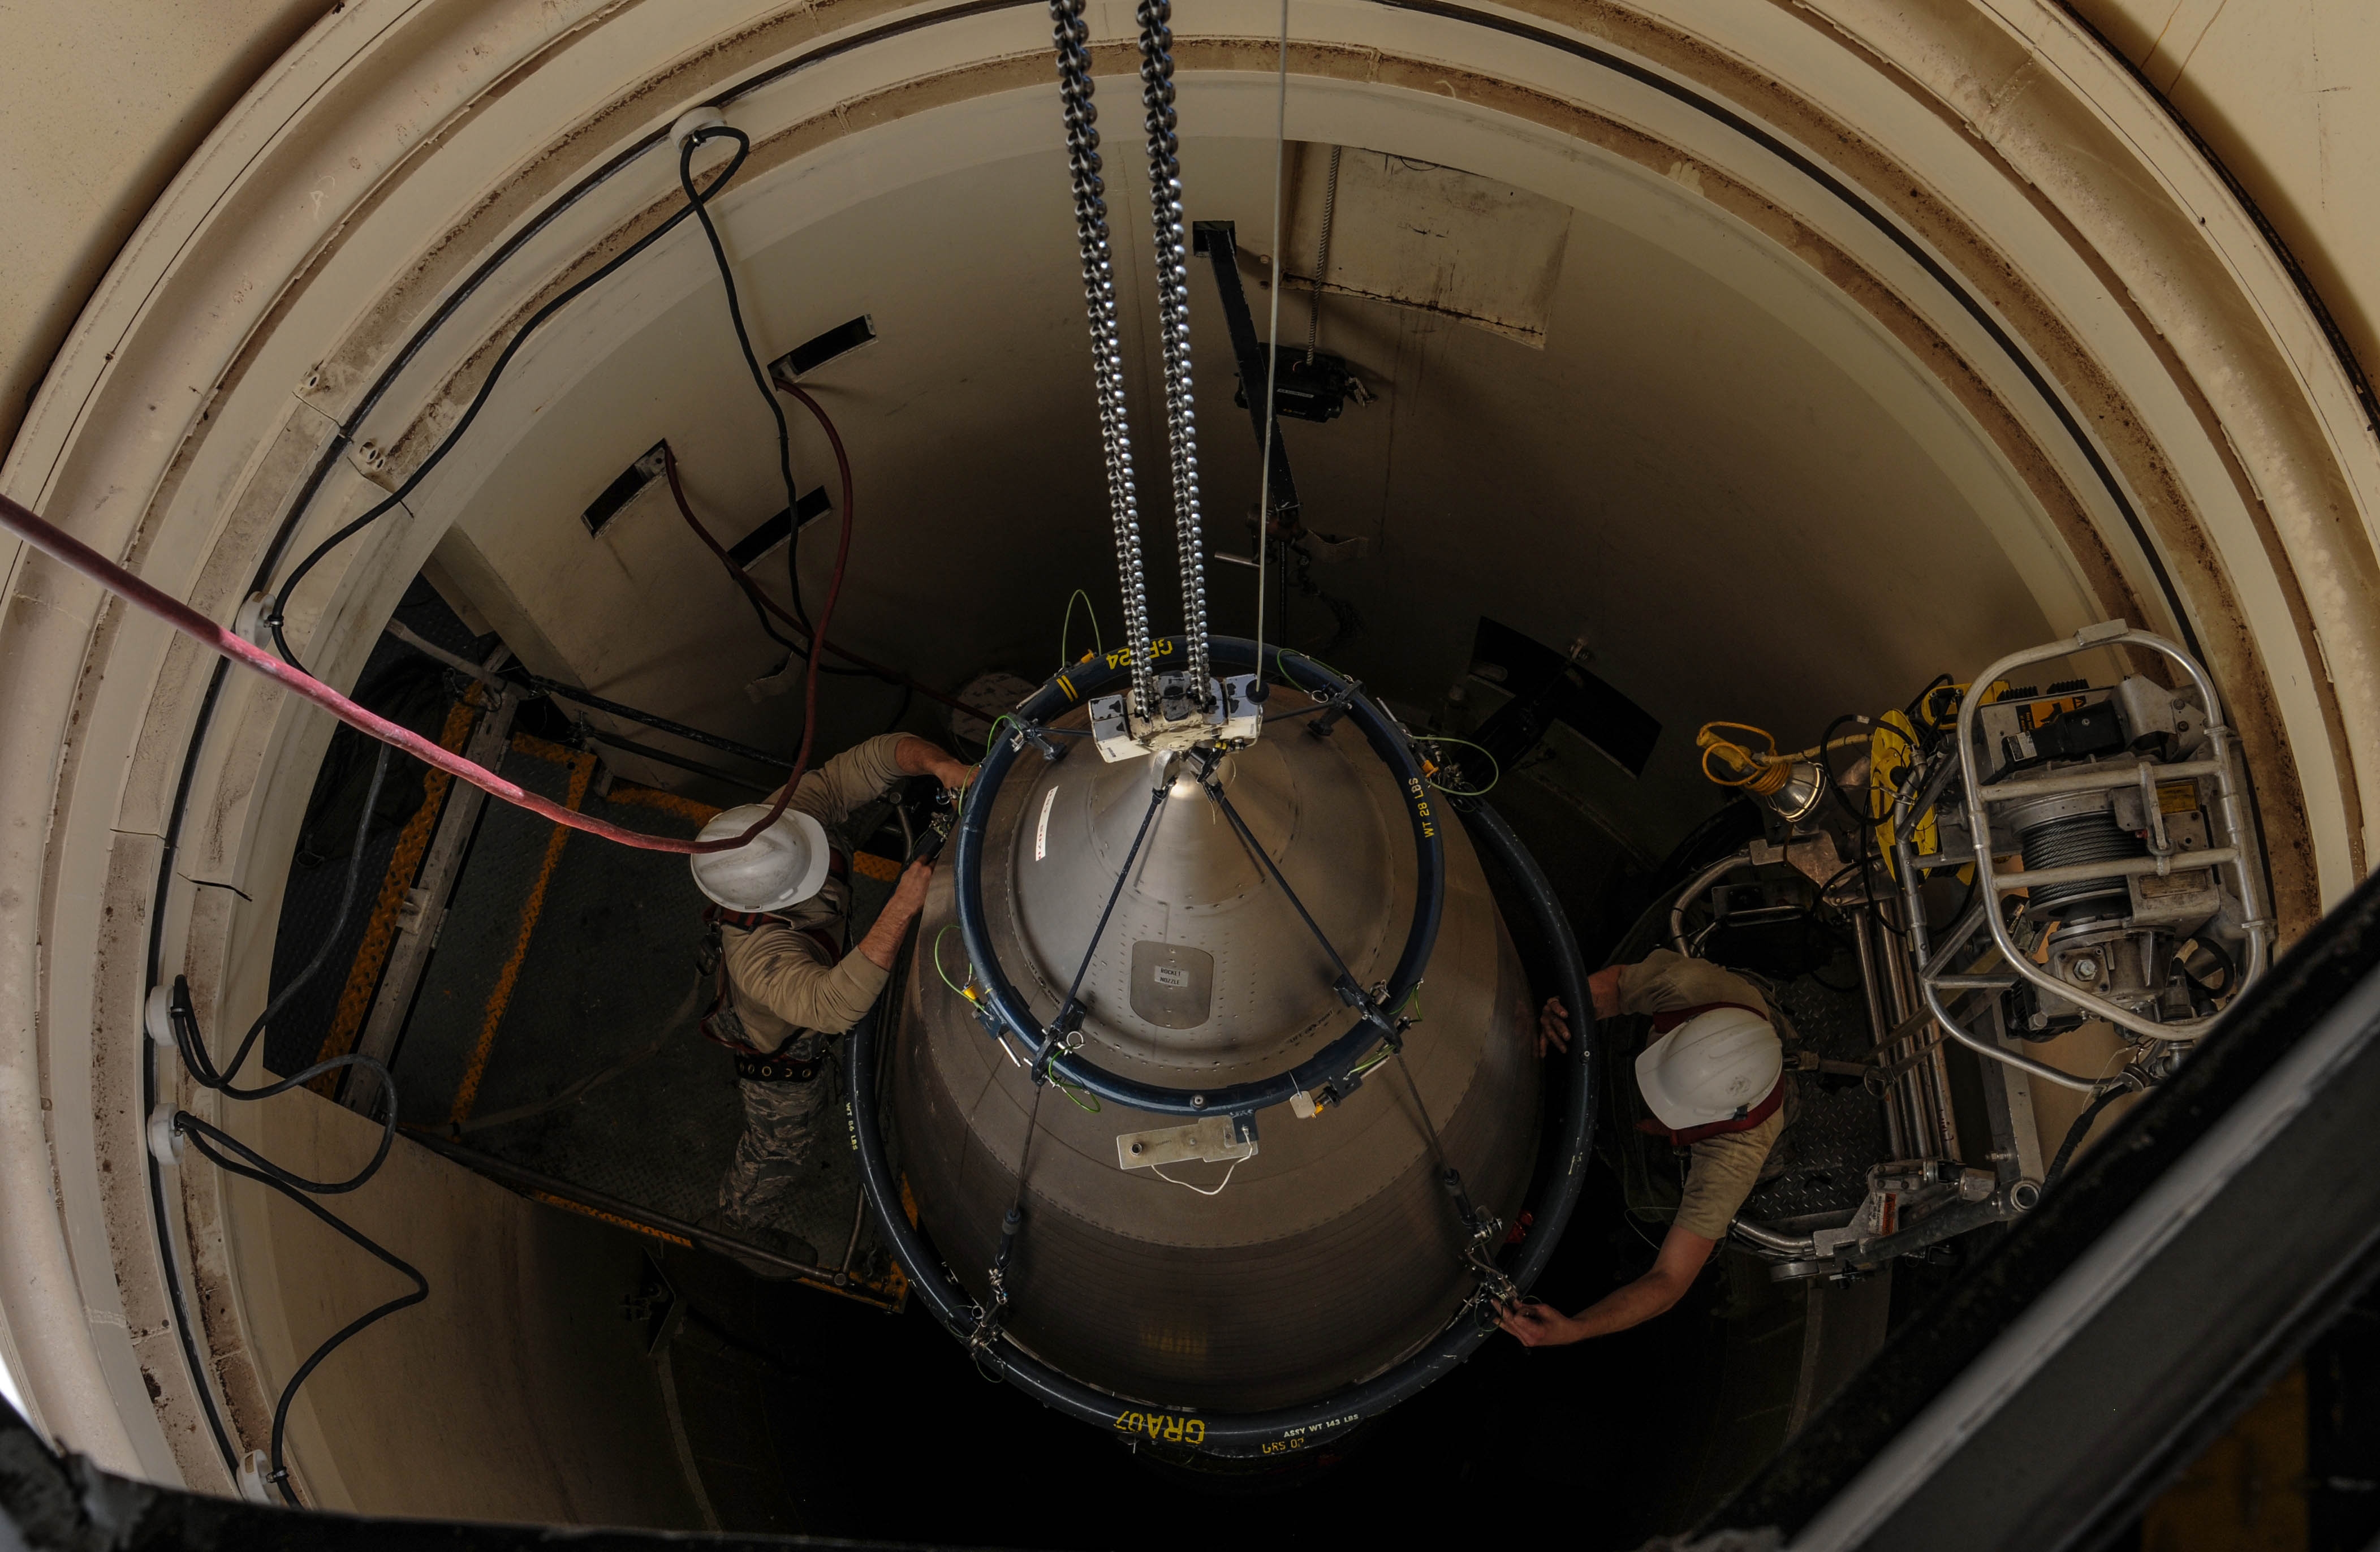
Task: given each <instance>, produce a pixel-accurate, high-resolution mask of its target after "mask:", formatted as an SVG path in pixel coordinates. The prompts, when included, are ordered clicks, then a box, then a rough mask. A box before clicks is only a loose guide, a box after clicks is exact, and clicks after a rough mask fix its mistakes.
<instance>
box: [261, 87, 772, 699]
mask: <svg viewBox="0 0 2380 1552" xmlns="http://www.w3.org/2000/svg"><path fill="white" fill-rule="evenodd" d="M730 133H733V131H730ZM698 139H699V137H698ZM736 139H737V140H738V141H739V142H740V143H739V145H738V147H737V149H736V152H735V155H734V156H733V157H732V158H730V159H729V161H728V163H727V165H725V166H724V167H722V168H721V169H720V170H719V176H717V177H715V178H713V179H711V181H710V188H709V189H708V190H707V191H706V192H705V193H704V194H703V196H702V197H703V198H704V199H709V198H710V196H711V195H713V194H716V193H718V192H719V190H721V189H722V188H725V187H727V181H728V180H729V179H730V178H732V177H734V176H735V174H736V170H737V169H738V168H740V167H742V166H743V165H744V158H745V156H746V154H747V152H749V151H750V149H751V141H750V140H749V139H746V138H745V137H743V136H741V135H738V136H736ZM693 143H694V142H693V141H691V140H690V141H689V142H688V149H689V150H691V148H692V145H693ZM681 169H683V159H681ZM700 208H701V207H700V205H699V204H692V205H688V206H686V208H685V209H683V210H680V211H676V212H673V213H672V214H671V215H670V216H669V217H668V219H666V220H664V221H663V222H662V224H660V225H658V226H656V227H654V228H653V229H652V230H651V231H650V232H648V233H646V234H645V235H644V236H641V237H638V238H637V240H636V241H635V242H633V243H630V244H629V245H628V246H627V247H626V248H624V249H621V250H620V251H619V252H618V253H616V254H614V255H613V256H612V257H611V258H610V259H608V260H606V261H604V262H603V263H602V264H601V266H599V267H598V268H597V269H596V270H595V271H594V272H593V273H589V275H587V276H586V277H585V278H583V279H581V280H578V281H577V282H575V283H573V284H572V285H569V286H567V287H565V289H564V290H563V292H562V293H561V295H559V296H557V297H554V298H553V300H552V301H550V302H548V303H546V304H545V305H544V306H543V307H541V308H540V309H537V310H536V311H535V312H533V313H531V314H530V315H529V320H528V322H526V323H524V324H522V325H521V326H520V328H519V329H518V330H516V331H515V333H514V334H513V337H512V338H511V339H510V340H509V341H507V342H506V343H505V346H504V350H503V352H502V353H501V354H499V355H498V356H497V357H496V359H495V364H494V365H493V366H492V367H490V368H489V369H488V375H487V377H486V378H485V379H484V380H482V381H481V382H480V391H479V392H478V393H476V394H472V395H471V402H470V404H469V405H468V406H465V408H464V410H463V413H462V415H461V417H460V418H457V419H456V420H455V424H454V425H453V426H451V427H449V428H448V429H447V431H446V434H445V435H444V436H443V437H440V438H439V439H438V444H437V445H436V446H434V447H432V448H431V450H430V454H429V456H427V457H425V458H423V459H422V460H421V462H420V463H419V465H418V466H416V467H415V468H414V470H413V472H412V473H411V474H409V475H407V476H406V477H405V479H404V480H403V481H402V482H401V483H400V484H399V485H398V486H397V488H396V489H395V490H394V491H390V492H389V493H388V494H387V495H386V496H383V498H382V499H381V500H379V501H377V502H375V503H372V505H371V506H370V507H369V508H368V509H366V511H365V512H364V515H362V516H360V517H358V518H357V519H355V521H353V522H351V523H349V524H347V525H346V527H342V528H340V529H339V530H338V531H337V532H336V533H334V534H333V535H331V537H330V538H328V539H326V540H322V543H320V544H317V545H316V546H314V548H313V549H312V550H310V551H309V552H307V554H306V558H305V559H304V560H302V561H299V562H298V563H297V566H296V568H295V569H293V570H292V571H291V572H290V573H289V576H288V578H287V580H285V581H284V582H283V583H282V584H281V587H280V588H279V590H277V591H276V592H275V593H274V594H273V612H271V613H270V614H268V615H266V616H265V624H267V625H268V626H269V627H271V629H272V631H273V645H274V646H275V647H276V648H277V649H279V650H280V653H281V656H282V657H283V658H284V659H285V660H286V661H288V662H289V663H291V664H292V665H294V666H296V667H298V668H303V667H305V665H304V664H303V663H300V662H298V661H297V653H296V652H294V651H292V650H291V649H290V647H289V638H288V637H286V636H285V635H283V634H282V629H281V627H282V624H283V623H284V620H283V617H284V615H285V614H286V613H287V612H288V609H289V595H290V594H291V593H292V592H294V591H296V590H297V584H298V583H299V582H301V581H303V580H305V577H306V574H307V573H308V572H310V571H312V570H313V569H314V567H315V566H316V565H318V564H321V563H322V557H323V556H325V555H327V554H329V553H330V552H332V551H334V550H335V549H337V548H338V547H339V546H340V545H342V544H345V543H346V541H347V540H350V539H353V538H354V537H355V536H356V535H358V534H359V533H361V532H363V531H364V529H366V528H368V527H370V526H371V525H372V524H374V523H376V522H378V521H380V520H381V519H382V518H383V517H385V516H387V515H389V514H390V513H392V512H394V511H395V510H396V509H397V507H398V506H400V505H402V504H403V503H404V501H405V498H406V497H407V496H409V495H411V494H412V493H413V491H414V488H415V487H416V486H419V484H420V483H421V481H422V480H423V479H427V478H428V477H429V474H430V471H431V469H434V468H436V467H438V466H439V464H440V463H442V462H443V461H444V459H445V456H446V455H447V454H448V453H450V452H452V451H454V447H455V443H457V442H459V441H461V440H462V436H463V433H464V432H465V431H468V430H470V429H471V422H472V421H474V420H476V419H478V418H479V416H480V408H481V407H482V406H485V405H486V404H487V402H488V395H489V394H492V393H493V392H495V387H496V383H497V382H498V381H499V380H501V379H502V378H503V376H504V369H505V368H506V367H507V366H510V365H511V364H512V358H514V356H516V355H517V354H518V353H519V351H520V347H521V346H523V345H524V344H526V343H527V342H528V337H529V335H531V334H533V333H536V332H537V330H538V327H539V325H540V324H542V323H543V322H544V321H546V320H547V319H549V318H551V317H553V315H554V314H555V313H557V312H559V311H561V310H562V309H564V308H565V307H567V306H569V305H570V303H572V302H574V301H576V300H577V299H578V297H582V296H584V295H585V294H586V293H587V291H588V289H589V287H591V286H594V285H600V284H601V282H603V281H604V280H606V279H608V278H610V277H611V276H612V275H613V274H614V273H617V272H618V271H619V269H620V267H621V266H622V265H624V264H626V263H627V262H628V261H630V260H632V259H634V258H636V257H637V255H638V254H640V253H642V252H644V251H645V249H649V248H650V247H652V245H653V244H655V243H657V242H659V241H660V240H661V239H662V236H664V235H666V234H667V233H668V232H669V231H670V230H671V229H672V228H673V227H674V226H676V225H677V224H678V223H679V222H681V221H684V220H685V219H686V217H687V216H689V215H692V214H694V213H696V212H697V211H698V210H699V209H700ZM703 224H704V225H705V227H706V228H708V226H709V224H710V220H709V217H708V216H706V217H705V218H704V223H703ZM717 241H718V239H717V238H716V237H714V238H712V243H713V245H714V247H715V246H716V244H717ZM734 295H735V294H734V292H733V290H732V289H731V291H730V292H729V298H730V304H729V305H730V307H731V308H732V307H733V305H734ZM736 332H737V333H738V334H739V335H740V334H741V333H743V322H742V321H741V320H740V319H739V320H738V321H737V322H736ZM746 351H747V354H749V351H750V347H749V346H746ZM779 421H780V424H782V423H783V416H782V415H781V416H780V417H779ZM787 483H788V486H789V487H790V484H791V479H790V477H789V478H788V480H787ZM797 597H798V595H797Z"/></svg>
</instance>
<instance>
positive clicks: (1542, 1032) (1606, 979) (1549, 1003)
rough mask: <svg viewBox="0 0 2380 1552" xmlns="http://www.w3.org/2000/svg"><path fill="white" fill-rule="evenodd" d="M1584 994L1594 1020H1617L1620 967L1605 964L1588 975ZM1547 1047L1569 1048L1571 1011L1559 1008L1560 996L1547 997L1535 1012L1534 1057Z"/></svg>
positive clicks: (1618, 1013)
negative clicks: (1592, 1003)
mask: <svg viewBox="0 0 2380 1552" xmlns="http://www.w3.org/2000/svg"><path fill="white" fill-rule="evenodd" d="M1586 994H1587V996H1589V997H1591V998H1593V999H1594V1000H1595V1016H1596V1017H1597V1019H1608V1018H1618V1017H1619V1016H1620V966H1619V965H1617V964H1612V965H1607V966H1605V967H1604V968H1603V969H1600V970H1597V972H1596V973H1595V974H1594V975H1592V976H1588V977H1587V978H1586ZM1548 1046H1551V1047H1552V1048H1553V1049H1556V1050H1560V1051H1566V1050H1568V1049H1570V1010H1569V1009H1568V1008H1565V1007H1563V1006H1562V1000H1561V999H1560V998H1559V997H1548V998H1547V999H1546V1005H1545V1006H1544V1007H1542V1008H1540V1009H1538V1010H1537V1054H1538V1055H1539V1056H1543V1055H1545V1054H1546V1048H1547V1047H1548Z"/></svg>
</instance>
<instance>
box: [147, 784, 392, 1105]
mask: <svg viewBox="0 0 2380 1552" xmlns="http://www.w3.org/2000/svg"><path fill="white" fill-rule="evenodd" d="M395 752H396V751H395V749H394V748H393V747H391V746H389V745H386V744H383V745H382V746H380V755H379V758H376V759H374V760H373V761H372V773H371V782H370V785H368V786H367V787H365V789H364V804H363V813H362V815H361V816H360V817H359V818H358V819H357V821H356V842H355V845H354V846H353V847H351V848H350V849H349V850H348V852H347V876H346V881H345V882H344V883H342V884H341V885H340V886H339V908H338V910H337V911H335V912H334V913H333V914H332V916H331V925H330V928H329V929H328V930H327V931H325V932H324V933H323V934H322V941H321V942H320V943H318V944H317V945H316V946H315V949H314V957H313V958H311V959H310V960H308V961H307V962H306V967H305V968H304V969H303V970H300V971H298V972H297V975H296V976H294V977H293V978H292V979H291V980H290V982H289V984H288V985H287V986H285V987H283V988H281V989H280V990H279V991H278V992H276V993H274V994H273V997H272V998H271V999H270V1000H267V1001H266V1003H265V1004H264V1011H263V1012H261V1013H259V1014H257V1015H256V1022H255V1023H253V1024H251V1025H249V1026H248V1034H247V1035H246V1036H245V1037H242V1038H241V1040H240V1042H239V1049H237V1050H235V1051H234V1052H232V1056H231V1061H229V1062H228V1063H226V1064H225V1067H224V1068H223V1070H222V1071H220V1072H218V1071H216V1069H215V1065H214V1061H213V1059H212V1058H211V1057H209V1056H208V1055H207V1049H206V1044H205V1042H204V1041H200V1042H197V1043H196V1044H195V1045H193V1046H192V1047H191V1048H189V1049H185V1050H184V1051H183V1052H182V1059H183V1061H185V1062H186V1063H188V1066H189V1069H190V1075H191V1076H192V1077H194V1078H196V1079H198V1080H199V1082H200V1084H202V1085H205V1086H206V1087H208V1088H212V1089H213V1090H215V1091H216V1092H218V1093H220V1094H224V1095H226V1096H228V1097H231V1098H234V1099H261V1098H264V1097H267V1095H268V1094H278V1093H280V1092H282V1090H284V1089H285V1088H287V1087H289V1086H290V1085H289V1084H286V1083H284V1084H280V1085H274V1086H273V1087H271V1088H269V1089H237V1088H234V1087H232V1086H231V1084H232V1080H233V1079H235V1078H237V1076H239V1070H240V1068H242V1067H243V1066H246V1065H247V1063H248V1054H249V1051H251V1050H253V1049H255V1048H256V1042H257V1041H258V1040H259V1039H260V1038H261V1037H263V1034H264V1028H265V1025H269V1024H271V1023H272V1022H273V1018H274V1017H275V1016H276V1015H278V1014H279V1013H280V1012H281V1011H282V1010H283V1009H285V1008H286V1007H287V1006H289V1004H290V1002H291V1001H292V1000H295V999H296V997H297V994H298V993H299V992H301V991H303V990H305V989H306V987H307V985H308V983H310V982H311V981H312V980H313V978H314V977H315V976H317V975H319V974H321V973H322V966H323V965H325V964H329V963H330V960H331V952H332V951H333V950H334V948H336V947H337V945H338V942H339V939H340V937H341V936H342V935H343V934H344V933H345V932H346V928H347V916H348V915H349V913H351V912H352V911H354V909H355V904H356V891H357V890H358V888H359V887H360V886H361V884H362V882H363V858H364V843H365V842H366V841H367V840H368V839H369V838H370V835H371V820H372V810H373V809H374V807H375V806H378V804H379V802H380V789H381V783H382V782H385V781H386V780H387V779H388V762H389V757H390V756H392V755H394V754H395ZM175 996H176V1000H178V1001H180V1002H182V1003H184V1004H185V1005H187V1003H188V984H187V982H185V981H184V980H182V979H181V978H179V977H177V978H176V981H175ZM174 1012H175V1013H176V1015H178V1013H179V1012H180V1010H179V1009H176V1010H174ZM190 1022H191V1025H192V1026H193V1027H195V1026H196V1024H197V1019H196V1015H195V1014H193V1015H192V1017H191V1021H190ZM179 1037H180V1030H179V1027H178V1025H177V1026H176V1044H177V1045H178V1044H179V1043H180V1038H179Z"/></svg>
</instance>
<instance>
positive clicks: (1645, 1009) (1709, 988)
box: [1537, 949, 1768, 1056]
mask: <svg viewBox="0 0 2380 1552" xmlns="http://www.w3.org/2000/svg"><path fill="white" fill-rule="evenodd" d="M1586 990H1587V995H1588V996H1590V997H1592V998H1594V999H1595V1016H1596V1017H1597V1018H1598V1019H1613V1018H1618V1017H1619V1016H1620V1015H1621V1014H1622V1013H1660V1012H1668V1011H1669V1010H1670V1009H1672V1008H1691V1007H1694V1006H1695V1005H1696V1004H1698V1003H1703V1002H1733V1003H1735V1004H1737V1005H1738V1006H1740V1007H1745V1008H1753V1009H1757V1010H1759V1011H1760V1012H1762V1013H1764V1014H1766V1013H1767V1011H1768V1000H1767V998H1765V997H1763V996H1761V995H1760V988H1758V987H1755V986H1754V985H1753V984H1752V983H1751V982H1750V981H1747V980H1745V979H1744V978H1743V976H1739V975H1736V974H1735V973H1734V972H1733V971H1730V970H1722V969H1720V968H1719V967H1718V965H1716V964H1710V963H1709V962H1708V961H1706V960H1700V959H1689V958H1687V957H1686V956H1685V955H1684V954H1682V953H1679V952H1676V951H1675V950H1673V949H1655V950H1654V951H1653V952H1651V953H1649V954H1646V955H1645V957H1644V958H1643V959H1641V960H1638V961H1637V962H1636V963H1635V964H1608V965H1606V966H1604V967H1603V968H1602V969H1600V970H1597V972H1596V973H1595V974H1594V975H1592V976H1588V977H1587V978H1586ZM1548 1046H1550V1047H1552V1048H1553V1049H1555V1050H1565V1051H1566V1050H1568V1049H1570V1010H1569V1009H1568V1008H1565V1007H1563V1006H1562V1001H1561V999H1560V998H1559V997H1551V998H1548V999H1547V1000H1546V1005H1545V1007H1544V1008H1543V1009H1541V1010H1539V1012H1538V1013H1537V1054H1538V1055H1539V1056H1543V1055H1545V1054H1546V1049H1547V1048H1548Z"/></svg>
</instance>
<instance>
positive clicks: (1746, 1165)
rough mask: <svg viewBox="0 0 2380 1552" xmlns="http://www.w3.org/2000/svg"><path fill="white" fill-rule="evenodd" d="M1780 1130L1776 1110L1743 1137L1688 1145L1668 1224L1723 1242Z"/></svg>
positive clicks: (1726, 1136)
mask: <svg viewBox="0 0 2380 1552" xmlns="http://www.w3.org/2000/svg"><path fill="white" fill-rule="evenodd" d="M1688 1006H1692V1004H1688ZM1784 1130H1785V1112H1784V1111H1783V1110H1782V1109H1779V1110H1778V1112H1777V1113H1776V1114H1774V1115H1772V1116H1770V1117H1769V1118H1768V1119H1767V1121H1764V1122H1761V1123H1760V1124H1759V1125H1757V1126H1755V1127H1754V1128H1753V1129H1752V1130H1751V1131H1749V1132H1722V1133H1720V1134H1718V1136H1716V1137H1705V1138H1704V1139H1703V1140H1702V1141H1701V1142H1699V1143H1696V1144H1694V1146H1693V1147H1692V1148H1691V1149H1689V1150H1688V1153H1687V1158H1688V1163H1687V1165H1686V1191H1685V1197H1684V1199H1683V1200H1682V1201H1681V1202H1680V1203H1679V1204H1678V1216H1677V1217H1676V1218H1675V1219H1671V1222H1672V1223H1673V1224H1674V1225H1675V1226H1676V1227H1678V1228H1680V1229H1683V1230H1684V1231H1686V1232H1687V1233H1689V1234H1700V1235H1701V1236H1702V1237H1703V1238H1704V1239H1706V1240H1723V1239H1725V1238H1727V1226H1728V1225H1729V1224H1730V1223H1732V1222H1734V1221H1735V1215H1736V1214H1737V1213H1739V1212H1742V1211H1743V1203H1744V1199H1745V1198H1746V1197H1748V1196H1750V1195H1751V1194H1752V1188H1753V1187H1754V1186H1755V1185H1758V1184H1759V1183H1760V1167H1761V1166H1762V1165H1763V1164H1766V1163H1767V1162H1768V1154H1769V1150H1771V1149H1772V1148H1774V1147H1776V1146H1777V1134H1779V1133H1780V1132H1782V1131H1784Z"/></svg>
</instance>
